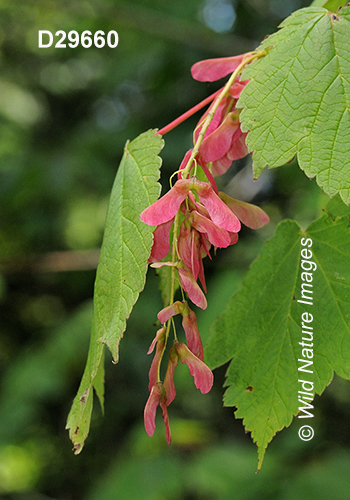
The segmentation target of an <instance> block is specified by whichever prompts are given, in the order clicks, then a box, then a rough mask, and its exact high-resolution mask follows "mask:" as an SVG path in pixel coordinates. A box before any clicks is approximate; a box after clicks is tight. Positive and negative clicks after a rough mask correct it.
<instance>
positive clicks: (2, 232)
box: [0, 0, 350, 500]
mask: <svg viewBox="0 0 350 500" xmlns="http://www.w3.org/2000/svg"><path fill="white" fill-rule="evenodd" d="M306 5H307V2H302V1H301V0H293V1H289V2H285V1H284V0H246V1H241V0H236V1H231V0H204V1H203V0H193V1H191V2H190V1H185V0H177V1H176V2H164V0H162V1H160V0H154V1H150V0H139V1H132V2H127V1H124V2H123V1H118V0H103V1H97V0H96V1H93V0H86V1H78V0H73V1H58V0H47V1H44V0H38V1H29V0H27V1H24V0H19V1H17V2H10V1H9V0H4V1H3V2H1V5H0V43H1V48H0V49H1V52H0V65H1V73H0V177H1V182H0V193H1V214H0V221H1V225H0V272H1V275H0V309H1V316H0V326H1V336H0V373H1V395H0V496H1V498H4V499H14V500H44V499H75V500H76V499H77V500H79V499H89V500H93V499H100V498H103V499H104V500H107V499H123V500H124V499H125V500H128V499H130V500H131V499H132V500H137V499H138V498H140V499H141V498H142V499H146V500H153V499H154V500H157V499H184V500H192V499H193V500H194V499H204V500H206V499H208V500H211V499H213V500H216V499H219V500H221V499H231V498H235V499H237V500H239V499H242V500H243V499H244V500H249V499H255V498H259V499H265V498H266V499H283V500H284V499H285V500H292V499H297V498H301V497H303V496H304V497H305V498H308V499H310V500H312V499H313V498H318V499H327V500H328V499H329V498H332V499H333V500H337V499H344V498H346V497H347V495H348V493H347V492H348V491H349V487H350V482H349V481H350V480H349V474H348V470H349V467H350V453H349V442H350V434H349V428H348V415H349V410H350V408H349V406H350V389H349V385H348V384H347V383H345V382H344V381H343V380H341V379H336V380H335V381H334V382H333V383H332V385H331V386H330V387H329V388H328V389H327V390H326V392H325V394H324V395H323V396H322V398H316V400H315V407H316V410H315V419H314V423H313V425H314V427H315V431H316V435H315V438H314V440H313V441H312V442H309V443H302V442H301V441H300V440H299V438H298V436H297V427H296V426H295V424H294V425H293V424H292V426H291V427H290V428H289V429H287V430H285V431H283V433H281V434H280V435H278V436H277V437H276V438H275V440H274V442H273V443H272V444H271V446H270V447H269V450H268V452H267V456H266V458H265V462H264V466H263V469H262V471H261V472H260V473H259V474H258V475H257V476H256V475H255V474H254V472H255V469H256V459H257V457H256V450H255V446H254V444H253V443H252V442H251V440H250V437H249V435H246V434H245V433H244V428H243V426H242V422H241V421H236V420H235V419H234V416H233V409H231V408H229V409H228V408H223V407H222V402H221V401H222V399H221V398H222V394H223V389H222V385H223V383H224V374H225V367H223V368H221V369H219V370H216V371H215V386H214V388H213V390H212V392H211V393H210V394H208V395H206V396H202V395H201V394H199V393H198V391H196V389H195V388H194V386H193V382H192V379H191V380H190V377H189V374H188V371H187V369H186V368H185V367H182V366H181V367H179V368H178V373H177V379H176V384H177V388H178V396H177V398H176V400H175V402H174V403H173V404H172V406H171V408H170V419H171V425H172V434H173V444H172V445H171V447H167V445H166V442H165V435H164V429H163V424H162V422H161V420H158V419H157V429H156V432H155V435H154V437H153V438H149V437H148V436H147V435H146V433H145V431H144V428H143V419H142V417H143V407H144V404H145V401H146V400H147V397H148V391H147V376H148V369H149V365H150V358H149V357H147V356H146V352H147V349H148V346H149V344H150V341H151V340H152V338H153V336H154V333H155V327H154V321H155V318H156V314H157V311H158V310H159V309H160V307H161V301H160V296H159V294H158V292H157V288H158V278H157V277H156V276H155V274H154V272H153V270H150V271H149V273H148V281H147V285H146V288H145V290H144V292H143V293H142V294H141V297H140V300H139V302H138V304H137V306H136V307H135V309H134V311H133V313H132V316H131V318H130V320H129V322H128V328H127V331H126V333H125V338H124V339H123V341H122V343H121V351H120V362H119V363H118V365H116V366H114V365H112V363H111V357H110V356H109V354H108V353H107V356H106V358H107V360H106V369H107V373H106V408H105V415H104V416H102V414H101V411H100V409H99V407H98V405H97V404H96V405H95V406H96V408H95V409H94V413H93V419H92V428H91V432H90V436H89V438H88V440H87V442H86V446H85V448H84V450H83V452H82V453H81V455H79V456H74V455H73V453H72V451H71V447H72V446H71V443H70V441H69V439H68V434H67V432H66V431H65V420H66V417H67V414H68V412H69V409H70V405H71V402H72V400H73V397H74V395H75V393H76V390H77V388H78V385H79V381H80V377H81V375H82V372H83V368H84V364H85V360H86V355H87V348H88V342H89V333H90V322H91V299H92V293H93V283H94V276H95V268H96V265H97V260H98V248H99V246H100V244H101V240H102V234H103V225H104V219H105V214H106V209H107V205H108V197H109V192H110V189H111V187H112V183H113V179H114V177H115V174H116V170H117V166H118V163H119V160H120V158H121V156H122V153H123V147H124V144H125V142H126V140H128V139H133V138H134V137H136V136H137V135H138V134H140V133H141V132H143V131H145V130H147V129H149V128H155V127H157V128H161V127H163V126H164V125H166V124H167V123H168V122H170V121H171V120H173V119H174V118H176V117H177V116H178V115H180V114H181V113H183V112H184V111H186V110H187V109H188V108H190V107H191V106H193V105H195V104H196V103H197V102H199V101H200V100H202V99H204V98H205V97H207V96H208V95H209V94H210V93H212V92H214V91H215V90H216V89H217V88H218V85H219V84H214V83H213V84H205V83H199V82H195V81H193V80H192V79H191V75H190V67H191V65H192V64H194V63H195V62H196V61H198V60H201V59H205V58H209V57H219V56H229V55H236V54H239V53H242V52H246V51H248V50H251V49H254V48H255V47H256V46H257V45H258V44H259V41H260V40H261V39H262V38H264V36H265V35H267V34H269V33H272V32H274V31H275V30H276V29H277V26H278V24H279V23H280V22H281V21H282V20H283V18H284V17H286V16H287V15H289V14H290V13H291V12H292V11H293V10H295V9H297V8H300V7H303V6H306ZM39 30H50V31H51V32H53V33H55V32H56V31H57V30H64V31H66V32H68V31H70V30H77V31H78V32H80V33H81V32H82V31H84V30H90V31H92V32H95V31H97V30H103V31H105V32H108V31H110V30H116V31H117V32H118V33H119V45H118V47H117V48H115V49H110V48H107V47H105V48H103V49H97V48H94V47H91V48H89V49H85V48H82V47H81V46H79V47H78V48H75V49H70V48H66V49H55V48H53V47H51V48H47V49H43V48H41V49H40V48H38V31H39ZM56 40H57V38H56V39H55V41H56ZM196 120H198V116H196V117H193V118H192V119H190V120H188V122H186V123H184V124H183V125H182V126H181V127H179V128H178V129H176V130H175V131H173V132H171V133H169V135H168V136H165V140H166V147H165V149H164V150H163V152H162V157H163V170H162V183H163V186H164V188H165V189H167V186H168V178H169V176H170V175H171V173H172V172H173V171H175V170H176V169H177V168H178V166H179V163H180V162H181V160H182V157H183V155H184V153H185V152H186V151H187V149H188V148H189V147H190V145H191V131H192V130H193V127H194V126H195V124H196ZM220 183H221V187H222V188H224V189H225V190H226V191H227V192H229V193H231V194H232V195H233V196H236V197H237V198H241V199H244V200H246V201H253V202H255V203H258V204H260V205H261V206H262V207H263V208H264V209H265V210H266V211H267V212H268V214H269V215H270V218H271V223H270V224H269V226H268V227H266V228H264V229H263V230H260V231H259V232H256V233H255V234H253V233H252V232H251V231H243V232H242V235H241V239H240V241H239V244H237V245H236V246H234V247H233V248H232V249H230V250H227V251H220V252H218V255H217V257H216V258H215V259H214V260H213V261H211V262H208V263H206V265H207V267H206V272H207V275H208V288H209V292H208V302H209V307H208V309H207V310H206V311H205V312H203V313H199V314H198V318H199V327H200V331H201V332H202V336H203V338H204V340H205V339H206V338H207V337H208V332H209V326H210V324H211V323H212V321H213V320H214V319H215V318H216V316H217V315H218V314H219V313H220V312H221V311H222V309H223V307H224V305H225V301H226V300H227V299H228V297H229V296H230V295H231V294H232V293H233V292H234V291H235V290H236V289H237V287H238V286H239V281H240V279H241V278H242V276H243V275H244V273H245V272H246V270H247V268H248V266H249V264H250V262H251V261H252V259H253V258H254V257H255V256H256V255H257V253H258V252H259V250H260V248H261V246H262V244H263V242H264V240H266V239H268V238H269V237H271V236H272V234H273V232H274V229H275V226H276V224H277V223H278V222H279V221H280V220H281V219H283V218H286V217H292V218H295V219H297V220H298V222H299V223H301V224H302V225H304V226H305V225H306V224H307V223H309V222H310V221H311V220H313V219H314V218H315V217H316V216H318V215H319V214H320V213H321V208H322V206H323V205H324V204H325V202H326V201H327V199H326V197H325V195H324V194H322V192H321V191H320V189H319V188H318V187H317V185H316V183H315V182H314V181H309V180H308V179H307V178H306V177H305V176H304V174H303V173H301V172H300V170H299V169H298V166H297V164H296V163H295V162H292V163H290V164H289V165H287V166H285V167H283V168H281V169H276V170H275V171H269V172H264V173H263V175H262V176H261V179H259V180H258V181H255V182H254V181H253V179H252V173H251V166H250V159H249V157H248V158H246V159H244V160H242V161H239V162H237V164H235V165H234V166H233V167H232V169H231V170H230V171H229V172H228V173H227V174H226V175H225V176H224V177H223V178H222V179H220ZM182 368H183V369H182Z"/></svg>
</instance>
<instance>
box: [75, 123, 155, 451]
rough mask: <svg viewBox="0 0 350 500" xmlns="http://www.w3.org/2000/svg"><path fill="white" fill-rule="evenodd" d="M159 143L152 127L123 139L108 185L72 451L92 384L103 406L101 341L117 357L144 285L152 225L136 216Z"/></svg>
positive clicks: (151, 196) (146, 200)
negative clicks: (123, 147)
mask: <svg viewBox="0 0 350 500" xmlns="http://www.w3.org/2000/svg"><path fill="white" fill-rule="evenodd" d="M162 147H163V140H162V139H161V137H160V136H159V135H155V130H149V131H148V132H145V133H144V134H141V135H140V136H139V137H137V138H136V139H135V140H133V141H132V142H130V143H127V144H126V146H125V150H124V155H123V158H122V160H121V163H120V166H119V169H118V172H117V176H116V179H115V182H114V185H113V188H112V193H111V199H110V203H109V208H108V213H107V220H106V228H105V233H104V238H103V243H102V249H101V255H100V260H99V265H98V268H97V274H96V281H95V290H94V312H93V322H92V323H93V324H92V333H91V340H90V347H89V354H88V359H87V363H86V367H85V371H84V374H83V378H82V381H81V384H80V387H79V390H78V393H77V395H76V397H75V399H74V401H73V405H72V408H71V411H70V413H69V416H68V420H67V429H69V435H70V438H71V440H72V441H73V443H74V450H75V453H80V451H81V450H82V448H83V445H84V442H85V439H86V437H87V435H88V432H89V427H90V420H91V412H92V405H93V388H94V389H95V391H96V394H97V396H98V398H99V400H100V403H101V406H102V407H103V397H104V366H103V348H104V344H106V345H107V346H108V347H109V349H110V351H111V352H112V355H113V359H114V362H117V361H118V346H119V343H120V340H121V338H122V336H123V333H124V331H125V328H126V320H127V318H128V317H129V315H130V313H131V310H132V308H133V306H134V304H135V302H136V300H137V298H138V296H139V293H140V292H141V290H142V289H143V287H144V284H145V277H146V272H147V260H148V257H149V255H150V251H151V247H152V239H153V237H152V233H153V228H152V227H150V226H147V225H146V224H144V223H143V222H142V221H141V220H140V213H141V212H142V211H143V210H144V209H145V208H146V207H147V206H149V205H151V204H152V203H154V202H155V201H156V200H157V198H158V196H159V193H160V185H159V183H158V179H159V169H160V166H161V159H160V157H159V156H158V153H159V152H160V150H161V149H162Z"/></svg>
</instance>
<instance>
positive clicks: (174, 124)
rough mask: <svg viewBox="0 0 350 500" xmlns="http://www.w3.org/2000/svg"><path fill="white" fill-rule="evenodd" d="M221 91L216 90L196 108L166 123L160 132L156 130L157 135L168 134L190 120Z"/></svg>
mask: <svg viewBox="0 0 350 500" xmlns="http://www.w3.org/2000/svg"><path fill="white" fill-rule="evenodd" d="M221 90H222V89H219V90H217V91H216V92H214V94H211V95H210V96H209V97H207V98H206V99H204V100H203V101H201V102H200V103H198V104H196V106H193V108H191V109H189V110H188V111H186V113H183V114H182V115H180V116H179V117H178V118H176V119H175V120H173V121H172V122H170V123H168V125H166V126H165V127H163V128H161V129H160V130H158V132H157V134H159V135H165V134H166V133H168V132H170V131H171V130H173V129H174V128H175V127H177V126H178V125H180V123H182V122H184V121H185V120H187V118H190V117H191V116H192V115H194V114H195V113H197V111H199V110H201V109H202V108H204V107H205V106H206V105H207V104H209V103H210V102H211V101H213V100H214V99H215V97H216V96H217V95H218V94H219V93H220V92H221Z"/></svg>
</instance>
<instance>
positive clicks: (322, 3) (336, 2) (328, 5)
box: [311, 0, 347, 12]
mask: <svg viewBox="0 0 350 500" xmlns="http://www.w3.org/2000/svg"><path fill="white" fill-rule="evenodd" d="M346 4H347V0H314V1H313V2H312V4H311V7H323V8H325V9H327V10H329V11H330V12H336V11H337V10H338V9H339V7H343V6H344V5H346Z"/></svg>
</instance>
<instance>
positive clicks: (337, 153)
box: [238, 6, 350, 204]
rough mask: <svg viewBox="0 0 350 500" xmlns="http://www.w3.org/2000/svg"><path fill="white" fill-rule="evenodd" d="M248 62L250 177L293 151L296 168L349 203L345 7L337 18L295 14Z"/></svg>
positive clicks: (316, 10) (348, 21) (243, 102)
mask: <svg viewBox="0 0 350 500" xmlns="http://www.w3.org/2000/svg"><path fill="white" fill-rule="evenodd" d="M280 27H281V28H282V29H281V30H280V31H278V32H277V33H275V34H273V35H271V36H270V37H268V38H267V39H266V40H264V42H263V43H262V44H261V47H260V48H261V49H264V48H266V47H271V50H270V51H269V53H268V54H267V55H266V57H264V58H262V59H259V60H258V61H256V62H254V63H252V64H250V65H249V66H248V67H247V68H246V70H245V71H244V72H243V75H242V79H244V80H246V79H249V80H250V81H249V83H248V84H247V85H246V87H245V88H244V89H243V91H242V94H241V97H240V99H239V102H238V106H239V107H241V108H243V110H242V113H241V115H240V118H241V122H242V130H243V131H244V132H247V131H249V133H248V135H247V144H248V148H249V150H250V151H253V169H254V176H255V177H258V176H259V175H260V174H261V172H262V170H263V169H264V168H265V167H266V166H269V167H270V168H274V167H278V166H281V165H283V164H285V163H286V162H288V161H289V160H291V159H292V158H293V156H295V155H296V154H297V157H298V162H299V165H300V168H301V169H302V170H304V172H305V173H306V175H307V176H309V177H310V178H312V177H315V176H316V179H317V183H318V184H319V186H320V187H322V188H323V189H324V191H325V192H326V193H327V194H328V195H329V196H333V195H335V194H337V193H340V196H341V197H342V199H343V200H344V202H345V203H347V204H349V203H350V154H349V152H350V146H349V144H350V52H349V45H350V7H348V6H347V7H343V8H342V9H340V10H339V11H338V12H337V13H336V14H334V13H331V12H329V11H328V10H326V9H324V8H321V7H308V8H305V9H300V10H298V11H296V12H295V13H293V14H292V15H291V16H290V17H288V18H287V19H286V20H285V21H284V22H283V23H282V24H281V26H280Z"/></svg>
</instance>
